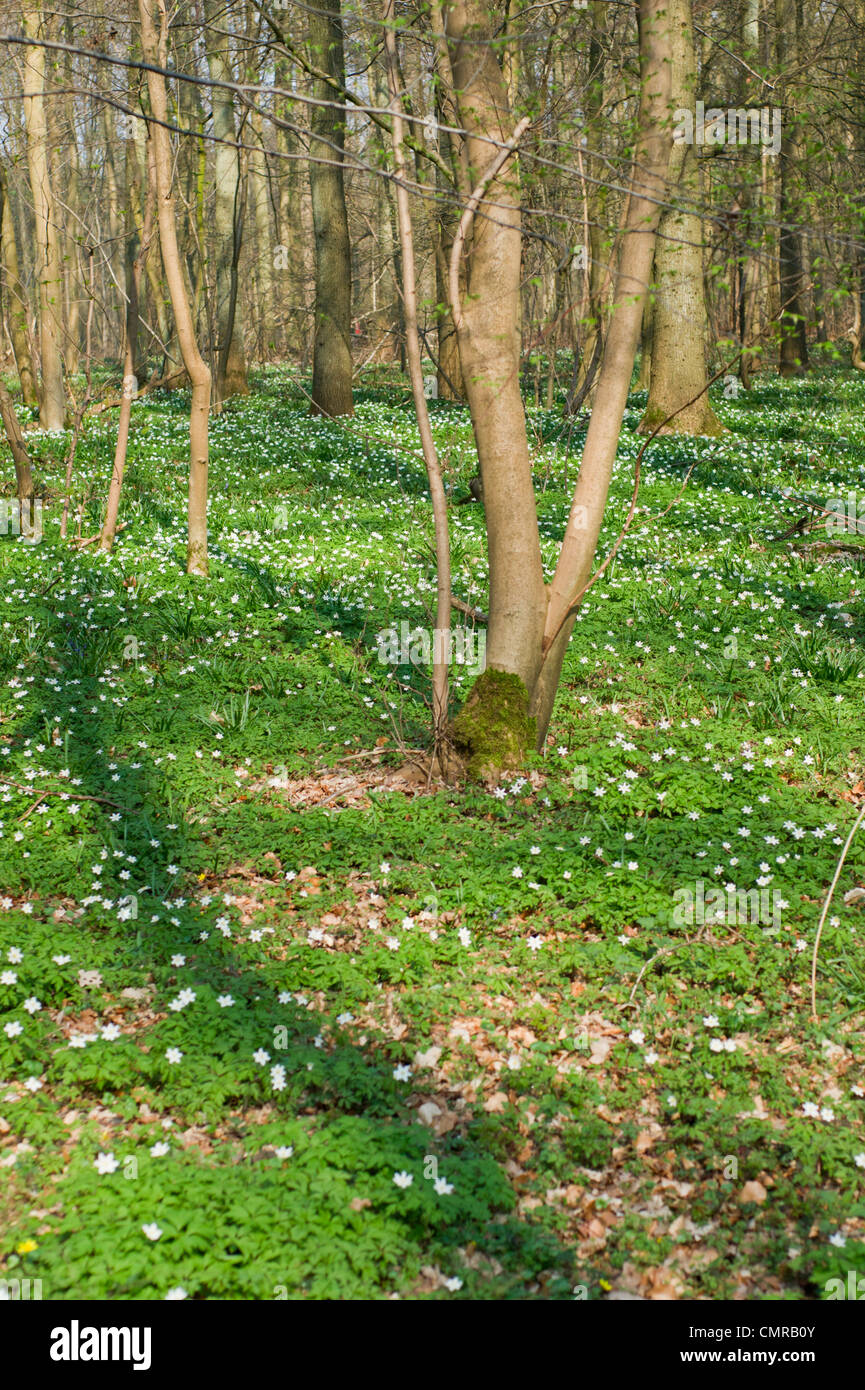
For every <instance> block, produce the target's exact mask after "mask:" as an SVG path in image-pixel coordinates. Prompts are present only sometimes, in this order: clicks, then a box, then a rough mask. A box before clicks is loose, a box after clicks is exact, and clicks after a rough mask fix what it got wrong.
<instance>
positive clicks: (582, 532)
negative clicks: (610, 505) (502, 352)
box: [529, 0, 674, 750]
mask: <svg viewBox="0 0 865 1390" xmlns="http://www.w3.org/2000/svg"><path fill="white" fill-rule="evenodd" d="M638 15H639V17H638V22H639V30H640V79H641V82H640V111H639V129H638V135H637V142H636V149H635V151H634V164H633V170H632V174H631V186H630V192H629V195H628V210H627V216H626V220H625V234H624V238H623V242H622V251H621V257H620V260H619V273H618V277H617V281H616V289H615V294H614V300H613V310H612V316H611V319H610V326H609V329H608V332H607V339H606V344H605V347H604V360H603V364H602V366H601V374H600V377H599V379H598V386H597V391H596V394H595V402H594V406H593V409H592V415H591V419H590V420H589V428H588V432H587V434H586V442H585V445H584V448H583V457H582V462H581V465H580V472H579V477H578V479H577V486H576V489H575V491H574V500H573V503H572V504H571V512H570V516H569V518H568V525H567V528H566V530H565V539H564V541H563V542H562V549H561V554H560V556H559V562H558V564H557V566H556V572H555V574H554V575H553V580H552V583H551V585H550V601H549V607H548V609H547V618H546V623H545V625H544V634H543V642H542V648H543V666H542V668H541V670H540V672H539V675H538V678H537V681H536V683H535V686H534V688H533V690H532V693H531V701H530V706H529V711H530V714H531V715H532V716H533V717H534V719H535V721H536V740H537V744H536V746H537V748H538V749H539V750H540V749H541V748H543V746H544V743H545V741H546V735H547V730H548V728H549V725H550V719H551V718H552V712H553V704H554V702H555V698H556V690H557V689H558V685H559V680H560V679H561V673H562V665H563V662H564V658H565V651H566V649H567V644H568V640H569V637H570V633H571V629H572V628H573V624H574V621H575V619H576V614H577V609H578V607H579V604H580V603H581V601H582V598H583V595H584V594H585V592H586V590H587V588H588V587H589V584H590V582H591V573H592V565H593V563H594V557H595V551H596V549H597V544H598V537H599V535H600V531H601V525H602V523H603V519H604V511H605V509H606V504H607V497H608V494H609V489H610V479H611V477H612V472H613V464H614V462H615V458H616V449H617V447H618V442H619V434H620V432H621V428H622V419H623V418H624V414H625V406H626V405H627V400H628V388H629V386H630V382H631V373H632V371H633V369H634V358H635V357H636V352H637V343H638V341H639V337H640V328H641V324H642V317H643V302H644V300H645V296H646V293H647V287H648V284H649V281H650V278H651V273H652V263H653V258H654V252H655V245H656V240H657V228H658V222H659V220H660V215H661V203H662V202H663V200H664V198H665V196H667V193H668V183H667V173H668V168H669V162H670V154H671V148H672V122H671V115H672V111H673V109H674V103H673V102H672V100H671V71H670V69H671V50H672V41H673V36H672V33H671V30H672V28H673V26H672V24H671V17H670V13H669V11H668V9H667V7H666V0H640V8H639V12H638Z"/></svg>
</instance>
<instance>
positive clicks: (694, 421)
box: [637, 403, 728, 437]
mask: <svg viewBox="0 0 865 1390" xmlns="http://www.w3.org/2000/svg"><path fill="white" fill-rule="evenodd" d="M673 410H675V407H671V408H670V409H669V410H668V409H667V408H666V407H664V406H659V405H652V406H648V405H647V406H646V410H645V414H644V415H643V418H642V420H641V421H640V423H639V425H638V426H637V434H652V433H653V432H654V430H656V429H657V427H658V425H661V424H663V422H664V421H665V420H667V417H668V416H670V415H672V418H671V419H670V420H669V422H668V423H667V424H666V425H664V426H663V429H661V430H659V431H658V433H659V434H687V435H694V436H697V435H708V436H709V437H717V436H718V435H721V434H727V433H728V430H727V426H726V425H723V424H722V423H721V421H720V420H719V419H718V417H717V415H716V414H715V412H714V410H713V409H712V407H711V406H710V405H706V404H705V403H703V404H698V405H697V408H696V409H694V408H693V407H692V408H690V409H685V410H680V411H679V412H678V413H677V414H675V415H673V414H672V412H673Z"/></svg>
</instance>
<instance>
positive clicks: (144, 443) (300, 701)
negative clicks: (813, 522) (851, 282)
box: [0, 367, 865, 1299]
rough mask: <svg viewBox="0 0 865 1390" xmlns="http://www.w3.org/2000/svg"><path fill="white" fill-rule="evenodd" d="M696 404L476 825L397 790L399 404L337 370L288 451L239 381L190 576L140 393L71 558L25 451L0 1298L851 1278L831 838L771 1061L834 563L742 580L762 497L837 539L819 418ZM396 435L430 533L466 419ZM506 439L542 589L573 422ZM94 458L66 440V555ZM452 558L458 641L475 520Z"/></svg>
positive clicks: (852, 1119) (559, 1290) (14, 693)
mask: <svg viewBox="0 0 865 1390" xmlns="http://www.w3.org/2000/svg"><path fill="white" fill-rule="evenodd" d="M644 399H645V398H644V397H643V396H640V395H637V394H635V395H632V397H631V400H630V404H629V409H628V414H627V418H626V426H625V429H624V431H623V436H622V441H621V445H620V450H619V459H618V464H617V468H616V474H615V480H614V484H613V490H612V499H611V503H610V506H609V509H608V521H607V524H606V526H605V530H604V533H603V536H602V540H601V550H602V552H603V553H605V552H606V550H607V549H608V548H609V545H610V544H611V543H612V541H613V540H614V538H615V536H616V534H617V532H618V529H619V527H620V525H621V522H622V519H623V518H624V515H625V513H626V510H627V505H628V500H629V498H630V494H631V490H632V486H633V473H634V459H635V455H636V452H637V449H638V447H639V446H640V444H641V443H642V440H641V439H639V438H638V436H637V435H636V434H635V426H636V423H637V421H638V420H639V417H640V411H641V406H642V405H643V404H644ZM715 404H716V408H717V410H718V412H719V414H720V415H721V417H722V418H723V419H724V421H725V422H726V424H727V425H728V426H729V427H730V433H729V434H726V435H725V436H723V437H721V438H718V439H711V440H708V439H707V440H692V439H672V438H667V439H658V440H656V441H655V442H654V443H653V444H652V445H650V447H649V448H648V450H647V451H646V455H645V458H644V462H643V478H642V485H641V489H640V498H639V505H640V511H639V513H638V516H637V520H636V522H635V525H634V527H633V529H632V531H631V533H630V534H629V536H628V537H627V538H626V540H625V541H624V543H623V545H622V548H621V551H620V553H619V555H618V557H617V559H616V561H615V563H614V565H613V566H612V568H611V570H610V571H608V572H607V574H606V575H605V576H604V579H603V580H602V582H601V583H599V584H598V585H597V586H596V587H595V588H594V589H593V590H592V592H591V594H590V596H589V598H588V600H587V602H586V603H585V604H584V606H583V609H582V612H581V615H580V620H579V622H578V624H577V627H576V629H575V634H574V638H573V641H572V643H571V649H570V653H569V656H568V660H567V664H566V669H565V674H564V680H563V685H562V690H561V693H560V698H559V701H558V704H557V707H556V711H555V716H554V721H553V727H552V732H551V738H550V743H549V747H548V748H547V750H546V754H545V756H544V757H538V758H536V759H535V760H534V761H533V763H532V765H531V767H530V768H528V769H527V770H526V772H525V775H523V776H520V777H509V778H506V779H504V780H503V782H502V785H501V786H499V787H498V788H496V789H493V790H489V791H487V790H482V789H479V788H463V789H455V788H447V787H442V786H438V785H435V784H432V785H428V781H427V778H426V776H425V774H424V771H423V763H422V758H421V756H420V754H419V753H418V752H417V750H422V749H423V748H424V747H425V745H426V742H427V728H428V722H429V721H428V708H427V703H428V699H429V682H428V674H427V672H426V671H424V670H421V669H418V668H417V667H415V666H412V665H411V664H410V662H409V661H408V659H407V656H408V654H407V653H405V652H404V653H403V654H402V655H403V656H404V657H406V659H405V660H404V661H403V663H402V665H399V666H392V665H389V664H386V662H384V661H381V660H380V659H379V649H378V645H377V643H378V638H379V634H381V633H383V632H386V631H387V630H388V629H389V628H391V627H395V628H396V629H397V630H399V628H400V624H401V623H404V622H407V623H408V626H409V628H414V627H416V626H422V625H423V626H427V627H428V626H430V625H431V617H430V615H431V612H432V609H433V606H434V594H435V575H434V558H433V549H432V524H431V516H430V511H429V506H428V502H427V499H426V487H425V477H424V472H423V466H422V463H421V461H420V459H419V454H418V441H417V433H416V428H415V424H414V420H413V416H412V411H411V405H410V401H409V399H408V396H407V393H405V392H399V391H397V390H394V389H393V387H392V386H389V385H388V384H387V383H386V382H384V381H382V384H381V385H376V384H375V379H374V378H372V379H371V380H370V382H369V383H368V384H367V386H366V388H365V389H364V390H362V391H360V392H359V393H358V406H357V411H356V414H355V416H354V418H353V419H351V420H348V421H344V422H341V423H327V422H322V421H321V420H311V419H310V418H309V417H308V415H307V412H306V406H305V404H304V402H303V400H302V398H301V397H300V396H299V394H298V393H297V392H296V391H294V390H293V388H292V386H291V382H290V380H289V379H288V377H287V375H286V374H284V373H280V372H279V371H275V370H274V371H269V372H267V373H266V374H263V375H262V376H261V378H260V379H259V380H258V382H257V387H256V391H255V394H254V395H253V396H251V397H250V398H248V399H245V400H240V401H237V402H235V403H233V404H232V405H231V406H230V408H229V409H227V410H226V411H225V413H224V414H223V415H222V416H221V417H220V418H219V419H217V420H215V421H214V422H213V427H212V441H211V442H212V455H211V498H212V500H211V506H210V520H209V524H210V539H211V572H210V577H209V579H207V580H192V579H189V578H187V577H186V576H185V575H184V573H183V566H184V560H185V485H186V450H187V414H186V412H187V409H188V398H187V397H186V396H185V395H183V394H176V395H172V396H168V395H162V396H160V397H159V398H152V399H147V400H145V401H142V402H141V403H139V404H137V405H136V406H135V407H134V412H133V428H132V435H131V444H130V459H129V469H128V476H127V480H126V483H125V485H124V499H123V503H122V508H121V519H122V520H124V521H125V522H127V523H128V524H127V527H126V529H125V530H124V531H123V532H122V533H121V535H120V536H119V538H118V542H117V546H116V550H115V553H114V554H113V555H112V556H110V557H106V556H103V555H101V554H99V553H97V552H96V549H95V546H94V545H93V544H90V545H87V546H85V547H83V548H79V547H76V546H70V545H68V544H65V543H62V542H61V541H60V540H59V518H60V512H61V494H62V476H63V469H64V454H65V449H66V447H67V442H68V441H67V439H66V437H65V436H50V435H38V434H34V435H32V436H30V438H31V441H32V448H33V453H34V456H35V472H36V474H37V477H38V479H39V481H40V483H42V484H44V487H45V492H46V503H45V507H44V510H43V516H42V528H43V534H42V539H41V541H40V543H38V544H33V545H29V544H26V543H24V542H23V541H22V540H20V539H15V538H14V537H12V536H6V537H0V596H2V599H0V633H2V638H0V664H2V686H0V779H2V782H0V1078H2V1079H0V1169H2V1170H3V1171H2V1182H0V1275H3V1276H5V1277H7V1278H13V1277H30V1278H38V1279H41V1280H42V1284H43V1297H45V1298H52V1299H65V1298H75V1297H81V1298H86V1299H98V1298H106V1297H107V1298H113V1299H124V1298H145V1299H147V1298H153V1299H165V1298H182V1297H187V1298H212V1299H274V1298H277V1299H278V1298H286V1297H287V1298H292V1299H294V1298H312V1299H322V1298H364V1297H366V1298H379V1297H385V1298H386V1297H410V1298H413V1297H444V1298H455V1297H456V1298H474V1299H498V1298H528V1299H536V1298H554V1299H555V1298H566V1299H573V1298H575V1297H577V1298H582V1297H587V1298H589V1299H599V1298H608V1297H634V1296H642V1297H646V1298H656V1299H657V1298H680V1297H690V1298H695V1297H696V1298H709V1299H714V1298H740V1299H802V1298H806V1299H808V1298H822V1297H826V1281H827V1280H828V1279H830V1278H832V1277H835V1276H838V1277H841V1278H844V1279H846V1277H847V1272H848V1271H849V1270H855V1271H856V1272H857V1274H858V1275H862V1274H865V1194H863V1185H865V1123H863V1121H865V1035H863V1018H865V956H863V937H865V918H863V904H865V890H863V886H862V885H865V828H863V830H862V831H860V833H859V834H858V835H857V836H856V837H855V838H854V840H853V844H852V846H851V849H850V852H849V854H848V857H847V862H846V865H845V867H844V869H843V871H842V873H841V877H840V881H839V884H838V889H837V891H836V894H835V898H834V901H833V904H832V908H831V912H830V915H829V919H828V921H827V924H826V927H825V930H824V933H823V938H822V943H821V947H820V956H819V969H818V1007H819V1022H816V1023H815V1022H812V1021H810V979H809V977H810V969H811V956H812V950H813V946H814V940H815V933H816V928H817V923H818V919H819V916H820V910H821V905H822V902H823V900H824V897H825V894H826V892H827V889H828V885H829V883H830V881H831V879H832V875H833V872H834V869H835V866H836V864H837V862H838V859H839V856H840V854H841V850H842V848H843V845H844V841H845V839H846V837H847V835H848V834H849V832H850V830H851V828H852V826H853V822H854V820H855V818H856V815H857V813H858V810H859V808H861V806H862V804H863V800H865V750H863V742H865V720H863V695H865V566H863V557H865V537H862V536H857V535H855V534H851V535H847V536H841V537H838V536H834V537H833V536H830V535H827V531H826V528H825V526H822V525H821V526H818V527H817V528H816V529H815V530H813V531H811V532H808V533H806V534H799V533H795V534H793V535H792V536H786V537H785V538H783V539H778V537H779V536H781V534H782V533H783V532H785V531H787V530H788V529H789V528H790V526H791V525H792V523H793V522H794V521H796V520H797V519H798V518H799V517H801V516H803V515H807V508H806V507H804V506H803V505H802V504H800V503H799V502H798V501H797V500H796V499H797V498H805V499H807V500H811V501H822V502H823V503H825V502H826V501H827V500H828V499H830V498H832V497H835V496H843V497H844V498H845V502H846V500H847V499H848V493H850V492H853V493H856V494H857V495H858V497H859V499H860V502H861V500H862V499H863V498H865V381H863V380H862V379H861V377H857V378H856V379H853V377H852V376H851V374H850V373H849V372H848V373H844V372H841V371H838V370H836V369H834V368H830V367H826V368H825V369H822V370H818V371H816V372H815V373H813V374H812V375H811V377H809V378H808V379H807V380H805V381H795V382H789V383H781V382H779V380H778V379H777V378H776V377H775V376H774V375H771V376H770V375H766V376H765V377H758V378H757V379H756V381H755V384H754V387H753V389H752V390H751V391H750V392H749V393H748V394H747V396H745V395H743V396H741V397H740V398H739V399H738V400H732V399H730V400H728V399H725V398H724V397H723V395H722V394H720V393H719V395H718V398H717V400H716V402H715ZM433 411H434V423H435V429H436V434H437V438H438V441H439V445H440V448H441V452H442V457H443V461H444V466H445V469H446V473H447V477H448V481H449V483H450V484H453V487H454V490H455V493H456V494H457V495H459V496H462V495H463V494H466V493H467V482H468V478H469V477H470V475H471V473H472V472H473V449H472V443H471V432H470V426H469V422H468V418H467V415H466V412H464V411H463V410H461V409H457V408H453V407H449V406H447V405H445V404H444V403H438V404H434V407H433ZM529 425H530V433H531V439H532V442H533V449H534V465H535V476H536V489H537V496H538V510H539V515H540V523H541V530H542V539H543V547H544V555H545V559H546V561H547V562H548V563H549V564H552V563H553V561H554V557H555V553H556V547H557V544H558V542H559V540H560V538H561V534H562V527H563V525H564V522H565V519H566V516H567V510H568V503H569V497H570V492H571V489H572V487H573V483H574V479H575V474H576V470H577V467H578V461H579V450H580V447H581V444H582V441H583V438H584V432H585V427H584V425H583V426H579V425H578V426H568V425H563V423H562V417H561V411H560V408H559V409H558V410H557V411H550V412H546V411H544V410H542V409H530V410H529ZM115 428H116V421H115V419H114V414H113V413H112V412H107V413H105V414H103V415H101V416H97V417H96V418H95V419H94V421H93V422H92V423H91V424H90V425H89V427H88V428H87V430H86V431H85V433H84V435H83V437H82V440H81V442H80V445H79V449H78V456H77V463H76V475H75V487H76V489H77V492H76V497H83V498H84V501H85V505H84V514H83V535H84V538H87V537H88V536H91V535H93V534H94V532H95V531H96V530H97V529H98V524H99V522H100V520H101V513H102V507H103V504H104V498H105V495H106V491H107V485H108V479H109V476H110V471H111V460H112V454H113V445H114V430H115ZM692 465H694V467H693V471H692V472H691V475H690V479H689V481H688V483H687V486H686V487H684V490H683V484H684V483H685V478H686V475H687V474H688V471H689V469H690V468H691V466H692ZM85 494H86V496H85ZM852 500H853V502H854V504H855V498H854V499H852ZM667 508H669V510H666V509H667ZM862 510H863V513H865V505H863V508H862ZM452 519H453V555H454V582H453V587H454V591H455V593H456V594H457V595H458V596H459V597H461V598H462V599H464V600H465V601H466V602H467V603H469V604H474V605H477V606H479V607H481V608H483V607H484V606H485V602H486V598H485V594H486V590H485V583H486V569H485V561H484V557H483V543H482V542H483V513H482V510H481V507H480V506H479V505H477V504H472V505H469V506H464V507H456V508H454V510H453V512H452ZM863 529H865V523H863ZM844 547H846V549H845V548H844ZM469 682H470V674H469V673H468V672H467V671H466V670H465V669H464V668H462V669H461V668H457V670H456V682H455V690H456V693H457V695H459V693H460V692H463V693H464V692H465V690H466V689H467V688H468V684H469ZM719 886H720V888H721V890H722V892H724V893H726V894H727V896H726V898H724V899H723V901H722V900H721V899H719V898H718V897H717V894H716V898H715V899H714V900H713V899H711V897H710V895H711V894H712V893H713V892H714V891H715V890H717V889H718V887H719ZM728 889H729V890H731V891H730V892H729V893H728V892H727V890H728ZM733 889H735V890H736V892H738V893H742V894H744V893H745V892H749V893H750V892H751V891H752V890H754V891H755V892H756V893H759V892H761V891H762V893H763V899H762V904H761V911H760V912H759V920H754V918H755V917H756V916H757V915H758V914H757V913H756V912H754V911H753V910H752V911H750V912H749V911H747V910H745V904H744V901H743V900H742V899H740V898H737V897H736V896H735V894H734V893H733V892H732V890H733ZM686 892H687V893H690V894H691V895H692V897H691V899H690V901H691V902H697V903H698V904H699V902H700V901H702V902H703V903H704V904H705V908H706V910H705V913H704V914H701V913H700V912H699V910H695V912H694V913H693V914H692V919H691V920H690V921H689V920H688V917H687V913H685V912H683V911H682V908H683V905H684V906H687V903H688V901H689V899H688V898H687V897H686ZM701 893H702V899H701V897H700V895H701ZM713 902H714V908H713V906H712V904H713ZM753 902H756V898H755V899H754V900H753ZM719 903H720V906H719ZM724 904H726V906H725V905H724ZM701 915H702V916H704V917H705V920H702V921H701V920H700V917H701ZM713 918H714V920H713Z"/></svg>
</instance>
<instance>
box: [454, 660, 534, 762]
mask: <svg viewBox="0 0 865 1390" xmlns="http://www.w3.org/2000/svg"><path fill="white" fill-rule="evenodd" d="M451 738H452V740H453V745H454V747H455V749H456V751H457V753H458V754H459V755H460V757H461V758H462V759H463V760H464V762H465V767H466V773H467V775H468V776H469V777H470V778H471V779H472V780H474V781H479V782H483V781H487V780H489V779H493V778H494V779H497V778H498V776H499V774H500V773H501V772H504V771H506V770H508V769H513V768H520V767H523V766H524V765H525V760H526V757H527V756H528V754H529V752H530V751H531V750H532V749H533V748H534V746H535V720H534V719H533V718H531V717H530V716H529V693H528V691H527V690H526V687H525V686H524V685H523V682H522V681H521V680H520V678H519V676H515V675H513V674H511V673H510V672H508V671H495V670H492V669H491V668H488V669H487V670H486V671H484V673H483V675H482V676H479V677H478V679H477V680H476V681H475V683H474V685H473V686H472V688H471V691H470V693H469V697H468V699H467V700H466V703H465V704H464V705H463V708H462V709H461V710H460V712H459V714H458V715H457V717H456V719H455V720H454V721H453V724H452V725H451Z"/></svg>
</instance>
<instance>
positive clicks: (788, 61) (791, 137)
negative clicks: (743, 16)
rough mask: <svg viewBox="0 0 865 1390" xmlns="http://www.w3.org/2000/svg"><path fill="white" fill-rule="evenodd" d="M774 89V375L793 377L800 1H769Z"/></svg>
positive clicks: (798, 338) (801, 357) (797, 316)
mask: <svg viewBox="0 0 865 1390" xmlns="http://www.w3.org/2000/svg"><path fill="white" fill-rule="evenodd" d="M775 19H776V26H777V35H776V44H777V50H776V51H777V57H778V86H777V95H776V98H775V99H776V101H777V103H778V105H779V106H780V107H781V111H782V125H781V153H780V159H779V164H780V169H779V180H780V187H779V192H778V216H779V220H780V223H781V227H780V232H779V236H778V278H779V284H780V296H781V348H780V354H779V359H778V370H779V371H780V373H781V375H782V376H797V375H799V374H800V373H801V372H803V371H805V369H806V368H807V366H808V339H807V333H806V328H805V315H804V310H803V303H802V297H803V280H804V274H803V272H804V264H803V262H804V244H803V237H802V232H801V230H800V228H799V225H798V221H797V218H798V211H797V209H798V205H799V200H800V189H799V165H800V160H801V148H800V133H799V122H798V120H797V118H796V115H795V113H794V111H793V105H792V101H791V99H790V77H789V73H790V70H791V69H793V68H795V67H796V66H797V65H798V62H799V36H800V33H801V29H802V13H801V0H775Z"/></svg>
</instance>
